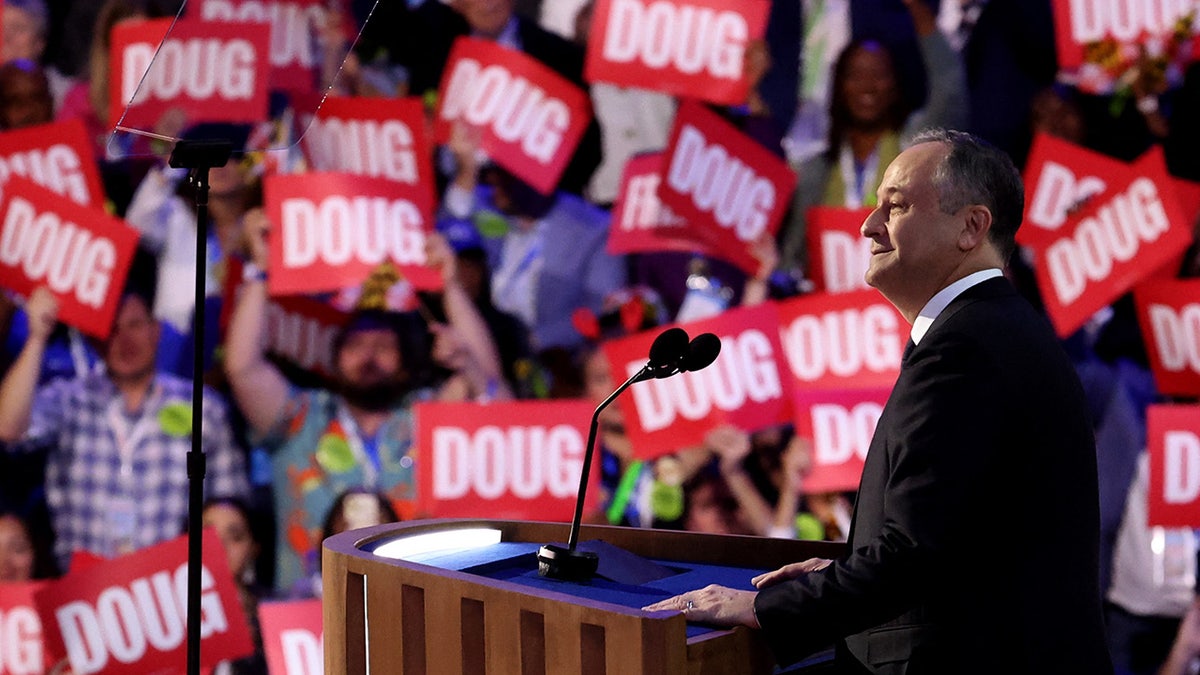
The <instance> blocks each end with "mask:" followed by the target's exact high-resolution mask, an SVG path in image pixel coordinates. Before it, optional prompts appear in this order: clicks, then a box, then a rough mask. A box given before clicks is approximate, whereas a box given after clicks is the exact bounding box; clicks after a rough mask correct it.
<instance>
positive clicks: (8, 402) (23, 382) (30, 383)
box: [0, 286, 58, 443]
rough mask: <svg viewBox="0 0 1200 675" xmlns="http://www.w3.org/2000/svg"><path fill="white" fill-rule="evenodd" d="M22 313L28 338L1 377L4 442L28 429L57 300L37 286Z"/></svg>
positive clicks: (0, 430) (0, 412) (1, 434)
mask: <svg viewBox="0 0 1200 675" xmlns="http://www.w3.org/2000/svg"><path fill="white" fill-rule="evenodd" d="M25 313H26V314H27V315H28V316H29V337H28V339H26V340H25V346H24V347H22V348H21V353H20V354H19V355H18V356H17V360H16V361H14V362H13V365H12V368H9V370H8V373H7V374H5V376H4V379H3V380H0V441H3V442H5V443H12V442H14V441H17V440H20V438H21V437H22V436H24V435H25V432H26V430H28V429H29V415H30V412H31V410H32V407H33V393H34V389H36V388H37V383H38V375H39V374H40V373H41V370H42V357H43V356H44V355H45V353H46V343H47V342H48V341H49V340H50V334H51V333H52V332H54V324H55V322H56V321H57V320H58V299H57V298H55V297H54V294H52V293H51V292H50V290H49V289H47V288H46V287H44V286H39V287H38V288H36V289H35V290H34V291H33V294H32V295H30V296H29V302H27V303H25Z"/></svg>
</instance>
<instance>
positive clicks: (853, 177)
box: [838, 144, 879, 209]
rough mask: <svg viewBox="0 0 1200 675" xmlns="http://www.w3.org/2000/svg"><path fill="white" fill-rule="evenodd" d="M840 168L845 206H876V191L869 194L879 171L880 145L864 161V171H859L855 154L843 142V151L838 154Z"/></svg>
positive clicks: (852, 207)
mask: <svg viewBox="0 0 1200 675" xmlns="http://www.w3.org/2000/svg"><path fill="white" fill-rule="evenodd" d="M838 168H839V169H840V170H841V173H842V188H843V189H842V192H844V193H845V195H846V203H845V204H844V206H845V207H846V208H848V209H857V208H859V207H862V206H875V193H874V192H870V193H869V194H868V188H869V187H870V184H871V183H872V182H874V179H875V174H876V173H877V172H878V171H879V148H878V146H876V148H875V149H874V150H872V151H871V155H870V156H869V157H867V161H866V162H864V163H863V168H862V172H861V173H857V172H855V170H854V154H853V153H852V152H851V151H850V146H849V145H846V144H843V145H842V151H841V152H840V153H839V154H838Z"/></svg>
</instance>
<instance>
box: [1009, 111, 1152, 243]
mask: <svg viewBox="0 0 1200 675" xmlns="http://www.w3.org/2000/svg"><path fill="white" fill-rule="evenodd" d="M1131 171H1132V169H1131V167H1130V165H1129V164H1128V163H1126V162H1122V161H1120V160H1117V159H1113V158H1112V157H1109V156H1108V155H1102V154H1100V153H1098V152H1095V151H1093V150H1088V149H1086V148H1084V147H1082V146H1078V145H1075V144H1074V143H1070V142H1068V141H1064V140H1062V139H1060V138H1055V137H1053V136H1049V135H1046V134H1038V135H1037V136H1035V137H1034V139H1033V145H1032V147H1031V148H1030V150H1029V160H1028V161H1027V162H1026V163H1025V175H1024V182H1025V220H1024V223H1023V224H1022V225H1021V228H1020V229H1019V230H1017V242H1018V243H1019V244H1021V245H1022V246H1034V245H1037V244H1045V243H1046V242H1049V241H1053V240H1054V238H1055V237H1056V236H1057V235H1058V233H1059V231H1060V230H1062V229H1063V228H1064V227H1069V226H1071V225H1072V224H1074V223H1076V222H1078V220H1079V216H1080V212H1081V210H1082V207H1084V206H1085V205H1086V204H1087V203H1088V200H1089V199H1098V198H1102V197H1104V195H1105V194H1106V193H1107V192H1108V191H1109V190H1110V188H1111V187H1112V186H1113V185H1115V184H1118V183H1122V182H1128V181H1129V180H1130V172H1131Z"/></svg>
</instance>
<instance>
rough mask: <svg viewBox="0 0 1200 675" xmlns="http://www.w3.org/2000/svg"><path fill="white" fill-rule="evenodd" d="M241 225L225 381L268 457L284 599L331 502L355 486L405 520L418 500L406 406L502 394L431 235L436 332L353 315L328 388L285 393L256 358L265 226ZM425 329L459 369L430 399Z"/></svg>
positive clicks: (262, 221) (440, 242)
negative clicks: (447, 343) (437, 281)
mask: <svg viewBox="0 0 1200 675" xmlns="http://www.w3.org/2000/svg"><path fill="white" fill-rule="evenodd" d="M243 226H244V227H245V229H246V238H247V240H248V244H249V248H250V251H251V254H252V261H251V262H250V263H248V264H247V265H246V267H245V268H244V271H243V282H242V288H241V292H240V295H239V297H238V299H237V301H236V304H235V306H234V310H233V315H232V318H231V319H230V323H229V329H228V332H227V334H226V338H225V340H226V341H225V372H226V374H227V375H228V377H229V383H230V385H231V387H232V389H233V394H234V398H235V400H236V401H237V403H238V407H239V408H240V409H241V411H242V413H243V414H244V415H245V417H246V421H247V422H248V423H249V425H250V428H251V430H252V431H253V432H254V434H255V435H256V436H257V437H258V440H261V441H262V442H263V444H264V445H265V446H266V447H267V449H268V450H269V451H270V452H271V454H272V466H273V487H274V495H275V510H276V518H277V519H278V521H279V526H278V528H277V532H278V539H277V542H276V571H275V587H276V588H277V589H279V590H287V589H290V588H293V587H294V586H295V585H296V583H297V581H299V580H300V579H302V578H304V577H306V576H307V575H309V574H311V573H312V571H313V570H315V569H316V568H317V564H318V558H319V556H320V550H319V545H320V542H321V526H322V519H323V518H324V517H325V514H326V513H328V512H329V510H330V508H331V506H332V505H333V503H334V500H335V499H336V498H337V496H338V495H339V494H342V493H343V492H345V491H346V490H349V489H352V488H360V487H365V488H367V489H370V490H373V491H375V490H377V491H381V492H383V493H385V494H386V495H387V496H388V498H389V499H390V500H391V501H392V503H393V505H394V506H395V507H396V510H397V511H398V512H400V513H401V514H403V515H405V516H406V517H411V515H412V512H413V511H414V509H415V504H416V497H417V495H416V470H415V468H414V466H413V459H414V457H413V453H412V444H413V436H414V431H413V413H412V405H413V404H414V403H416V402H417V401H419V400H422V399H428V398H431V397H433V396H435V395H436V396H439V397H440V398H442V399H443V400H462V399H463V398H466V397H471V396H481V395H484V394H485V393H486V394H488V395H491V396H493V397H495V398H500V397H504V396H507V387H506V386H505V385H504V384H503V378H502V375H501V373H500V366H499V363H500V360H499V357H498V356H497V355H496V348H495V346H494V344H493V343H492V339H491V336H490V334H489V333H488V330H487V324H486V323H484V321H483V319H482V318H481V317H480V316H479V313H478V312H477V311H476V309H475V305H474V303H473V302H472V301H471V299H470V297H469V296H468V295H467V293H466V291H464V290H463V288H462V285H461V284H460V283H459V281H458V275H457V268H456V267H455V264H454V255H453V253H452V252H451V251H450V248H449V245H448V244H446V242H445V240H444V239H442V238H441V237H440V236H433V235H431V236H430V237H429V239H428V240H427V250H426V264H427V265H428V266H430V267H432V268H434V269H437V270H440V272H441V276H442V281H443V285H444V289H443V296H442V302H443V307H444V310H445V316H446V319H447V320H446V324H445V325H435V326H432V327H431V326H428V325H426V323H425V322H424V321H423V320H422V319H421V318H419V317H416V316H415V315H414V314H413V313H406V314H398V313H392V312H385V311H382V310H377V309H359V310H357V311H356V312H355V313H354V314H353V315H352V316H351V317H350V319H349V321H348V323H347V324H346V325H345V326H344V327H343V328H342V331H341V332H340V333H339V335H338V336H337V338H336V339H335V340H334V343H333V358H332V359H331V363H332V364H333V366H334V369H335V371H336V372H335V373H334V384H335V387H334V389H332V390H325V389H311V390H306V391H296V390H294V389H292V387H291V385H289V383H288V382H287V380H285V379H284V377H283V375H282V373H280V371H279V370H278V369H277V368H276V367H275V366H274V365H272V364H271V363H270V362H269V361H267V360H266V358H265V357H264V355H263V345H264V341H263V339H262V336H263V331H264V329H265V327H266V315H267V312H266V306H267V285H266V276H267V274H266V272H265V270H266V268H267V266H268V261H269V256H268V252H267V243H266V234H267V230H268V228H270V223H269V222H268V221H267V218H266V216H265V215H264V214H263V212H262V211H261V210H258V209H255V210H252V211H251V212H250V213H248V214H247V215H246V218H245V219H244V222H243ZM431 330H432V331H436V332H437V333H439V336H438V339H439V340H443V339H446V340H452V341H453V342H454V345H453V346H452V348H449V349H448V350H447V351H448V352H453V353H454V362H455V365H457V366H458V367H459V369H458V370H457V371H456V372H455V375H457V376H459V377H452V378H451V379H450V380H447V382H453V384H451V385H443V387H442V388H441V389H440V390H439V391H437V392H436V393H435V392H433V391H431V390H430V388H429V384H430V383H429V382H427V381H426V380H427V378H426V377H423V376H422V374H421V371H423V370H425V369H427V368H428V367H429V365H430V360H431V354H430V347H429V345H428V344H427V338H428V333H429V332H430V331H431ZM460 347H461V348H462V349H463V350H465V352H466V354H465V356H466V357H467V358H464V354H462V353H461V352H460V349H459V348H460ZM464 380H465V382H464Z"/></svg>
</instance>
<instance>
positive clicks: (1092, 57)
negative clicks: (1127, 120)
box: [1072, 10, 1196, 115]
mask: <svg viewBox="0 0 1200 675" xmlns="http://www.w3.org/2000/svg"><path fill="white" fill-rule="evenodd" d="M1195 19H1196V11H1195V10H1192V11H1191V12H1189V13H1187V14H1185V15H1183V16H1180V17H1179V18H1178V19H1176V20H1175V22H1174V24H1173V25H1172V26H1171V29H1170V31H1168V32H1166V33H1164V34H1157V35H1145V34H1144V35H1143V36H1142V39H1141V40H1139V41H1136V42H1132V41H1129V42H1121V41H1118V40H1117V39H1116V38H1114V37H1112V36H1107V37H1105V38H1104V39H1102V40H1097V41H1094V42H1090V43H1088V44H1087V45H1085V46H1084V63H1083V65H1081V66H1080V67H1079V70H1078V71H1077V73H1076V76H1075V77H1074V78H1072V79H1075V83H1074V84H1075V86H1076V87H1078V88H1079V90H1080V91H1082V92H1084V93H1088V94H1111V95H1112V96H1113V103H1112V108H1111V111H1112V113H1113V114H1114V115H1119V114H1120V113H1121V111H1122V110H1123V109H1124V107H1125V105H1126V103H1128V101H1129V100H1130V99H1141V98H1143V97H1146V96H1157V95H1159V94H1161V93H1163V92H1165V91H1166V90H1167V89H1168V88H1170V87H1172V86H1174V85H1177V84H1178V83H1179V82H1181V81H1182V79H1183V70H1184V68H1185V67H1186V66H1187V64H1188V62H1189V61H1191V60H1192V58H1193V41H1194V40H1195V39H1196V31H1195V29H1194V28H1193V24H1194V23H1195Z"/></svg>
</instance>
